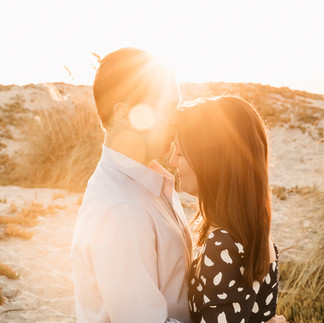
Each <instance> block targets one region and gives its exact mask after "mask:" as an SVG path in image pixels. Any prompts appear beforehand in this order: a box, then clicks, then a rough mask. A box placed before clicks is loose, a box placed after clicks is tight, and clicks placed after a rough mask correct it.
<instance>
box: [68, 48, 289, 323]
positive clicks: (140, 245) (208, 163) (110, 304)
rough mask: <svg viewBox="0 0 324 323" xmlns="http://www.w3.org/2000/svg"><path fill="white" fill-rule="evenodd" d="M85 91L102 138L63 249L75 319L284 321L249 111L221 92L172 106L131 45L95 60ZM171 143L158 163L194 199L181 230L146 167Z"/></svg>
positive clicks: (161, 78)
mask: <svg viewBox="0 0 324 323" xmlns="http://www.w3.org/2000/svg"><path fill="white" fill-rule="evenodd" d="M93 92H94V98H95V102H96V106H97V112H98V115H99V117H100V120H101V124H102V127H103V128H104V129H105V140H104V144H103V146H102V155H101V159H100V161H99V163H98V165H97V168H96V170H95V172H94V173H93V175H92V176H91V178H90V180H89V182H88V185H87V189H86V192H85V194H84V199H83V202H82V205H81V207H80V210H79V213H78V217H77V221H76V227H75V231H74V236H73V242H72V251H71V258H72V270H73V278H74V285H75V298H76V314H77V320H78V322H89V323H96V322H98V323H99V322H100V323H101V322H113V323H160V322H161V323H162V322H184V323H189V322H194V323H196V322H207V323H208V322H229V323H230V322H242V323H243V322H266V321H269V320H270V321H271V322H273V323H275V322H285V320H284V318H283V317H277V316H276V306H277V295H278V254H277V250H276V247H275V245H274V243H273V241H272V238H271V235H270V224H271V209H270V193H269V188H268V143H267V138H266V133H265V129H264V124H263V122H262V120H261V118H260V116H259V115H258V113H257V112H256V111H255V110H254V108H253V107H252V106H251V105H250V104H249V103H247V102H246V101H244V100H242V99H240V98H236V97H230V96H225V97H220V98H217V99H201V100H199V101H195V102H193V103H192V105H191V106H186V107H183V106H182V107H179V106H178V105H179V101H180V94H179V90H178V85H177V83H176V81H175V78H174V76H173V74H172V72H171V70H170V69H169V68H168V67H167V66H165V65H164V64H163V63H162V62H161V61H159V60H157V59H156V58H154V57H153V56H152V55H150V54H148V53H146V52H144V51H142V50H139V49H135V48H123V49H120V50H117V51H115V52H112V53H110V54H108V55H107V56H106V57H105V58H104V59H103V60H102V61H101V63H100V67H99V69H98V71H97V74H96V78H95V81H94V84H93ZM143 122H144V126H143ZM172 141H174V143H175V151H174V153H173V156H172V157H171V160H170V166H171V167H174V168H176V169H177V173H178V176H179V185H180V188H181V190H183V191H184V192H187V193H189V194H191V195H193V196H196V197H198V201H199V210H198V213H197V216H196V219H195V220H194V221H193V224H192V227H191V228H190V227H189V225H188V223H187V220H186V217H185V215H184V212H183V210H182V206H181V202H180V200H179V197H178V195H177V193H176V192H175V190H174V182H175V179H174V177H173V175H171V174H170V173H169V172H168V171H166V170H165V169H164V168H163V167H162V166H161V165H160V164H159V163H157V162H156V161H154V160H155V159H157V158H159V157H161V156H162V155H164V154H165V153H167V152H168V151H169V150H170V145H171V143H172ZM192 241H193V243H194V245H195V247H197V248H198V249H199V250H200V251H199V252H198V254H197V256H196V258H195V259H193V257H192V250H193V243H192Z"/></svg>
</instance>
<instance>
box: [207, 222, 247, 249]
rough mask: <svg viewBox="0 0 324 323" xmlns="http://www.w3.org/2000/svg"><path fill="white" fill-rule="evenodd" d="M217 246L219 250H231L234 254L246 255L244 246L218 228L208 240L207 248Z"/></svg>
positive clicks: (225, 231)
mask: <svg viewBox="0 0 324 323" xmlns="http://www.w3.org/2000/svg"><path fill="white" fill-rule="evenodd" d="M207 246H215V248H218V249H224V248H226V249H230V250H232V251H233V252H237V253H239V254H244V248H243V245H242V244H241V243H240V242H238V241H236V240H235V239H234V238H233V237H232V235H231V234H230V233H229V232H228V231H227V230H224V229H221V228H218V229H215V230H213V231H212V232H211V233H210V234H209V235H208V237H207V239H206V247H207Z"/></svg>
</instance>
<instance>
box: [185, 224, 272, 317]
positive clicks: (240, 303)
mask: <svg viewBox="0 0 324 323" xmlns="http://www.w3.org/2000/svg"><path fill="white" fill-rule="evenodd" d="M276 255H277V250H276ZM200 259H201V262H200ZM199 262H200V266H199V270H198V271H197V269H196V268H197V263H199ZM244 271H245V269H244V248H243V246H242V244H241V243H239V242H235V241H233V239H232V237H231V236H230V234H229V233H228V232H227V231H225V230H215V231H213V232H212V233H211V234H210V235H209V237H208V239H207V240H206V243H205V244H204V246H203V247H202V249H201V252H200V254H199V258H197V259H196V260H195V261H194V262H193V265H192V269H191V272H190V278H189V309H190V312H191V315H192V318H193V322H194V323H197V322H205V323H211V322H241V323H245V322H250V323H256V322H261V321H264V322H265V321H268V320H269V319H270V317H272V316H274V315H275V312H276V303H277V297H278V283H277V279H278V267H277V262H275V263H271V264H270V265H269V272H268V273H267V274H266V275H265V278H264V279H263V281H262V282H259V281H254V282H253V285H252V286H246V284H245V283H244V282H243V276H244ZM229 305H230V306H229Z"/></svg>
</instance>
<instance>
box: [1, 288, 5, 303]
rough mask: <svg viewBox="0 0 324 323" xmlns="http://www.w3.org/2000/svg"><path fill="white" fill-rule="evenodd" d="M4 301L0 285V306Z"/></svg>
mask: <svg viewBox="0 0 324 323" xmlns="http://www.w3.org/2000/svg"><path fill="white" fill-rule="evenodd" d="M4 301H5V298H4V296H3V295H2V292H1V287H0V306H1V305H2V304H3V303H4Z"/></svg>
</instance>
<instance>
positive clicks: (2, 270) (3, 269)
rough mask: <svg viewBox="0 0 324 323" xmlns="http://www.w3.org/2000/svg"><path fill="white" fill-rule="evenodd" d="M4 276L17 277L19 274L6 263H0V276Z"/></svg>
mask: <svg viewBox="0 0 324 323" xmlns="http://www.w3.org/2000/svg"><path fill="white" fill-rule="evenodd" d="M1 275H3V276H6V277H7V278H9V279H18V278H19V274H18V273H17V272H16V271H14V270H13V269H12V268H11V267H9V266H8V265H5V264H3V263H0V276H1Z"/></svg>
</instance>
